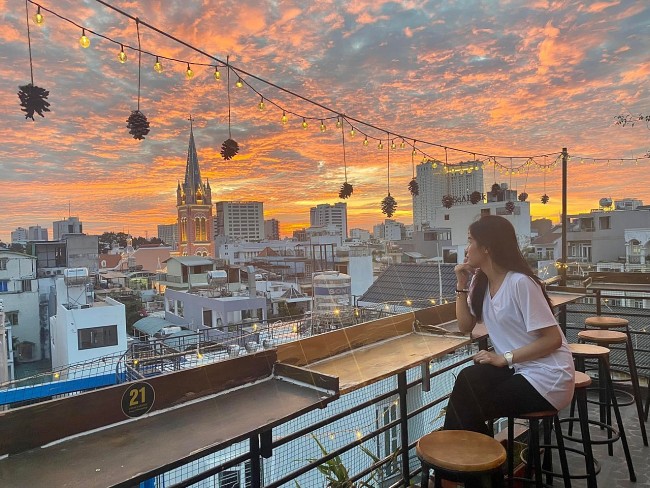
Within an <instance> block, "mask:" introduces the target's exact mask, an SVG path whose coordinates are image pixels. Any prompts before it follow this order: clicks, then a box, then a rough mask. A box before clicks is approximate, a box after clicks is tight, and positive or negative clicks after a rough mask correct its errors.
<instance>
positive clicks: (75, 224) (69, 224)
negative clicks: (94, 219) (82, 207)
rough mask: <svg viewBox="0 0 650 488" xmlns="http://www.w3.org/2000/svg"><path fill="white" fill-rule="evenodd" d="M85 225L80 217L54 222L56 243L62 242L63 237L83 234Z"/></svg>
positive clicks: (53, 231) (53, 232)
mask: <svg viewBox="0 0 650 488" xmlns="http://www.w3.org/2000/svg"><path fill="white" fill-rule="evenodd" d="M82 233H83V224H82V223H81V221H80V220H79V217H68V218H67V219H65V220H57V221H55V222H52V238H53V239H54V240H55V241H60V240H61V239H62V238H63V236H65V235H68V234H82Z"/></svg>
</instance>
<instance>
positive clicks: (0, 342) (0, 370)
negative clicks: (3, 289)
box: [0, 300, 11, 384]
mask: <svg viewBox="0 0 650 488" xmlns="http://www.w3.org/2000/svg"><path fill="white" fill-rule="evenodd" d="M9 347H11V346H9ZM8 356H9V348H8V347H7V335H6V329H5V308H4V304H3V301H2V300H0V384H3V383H7V382H8V381H9V380H10V378H9V364H8V362H7V358H8Z"/></svg>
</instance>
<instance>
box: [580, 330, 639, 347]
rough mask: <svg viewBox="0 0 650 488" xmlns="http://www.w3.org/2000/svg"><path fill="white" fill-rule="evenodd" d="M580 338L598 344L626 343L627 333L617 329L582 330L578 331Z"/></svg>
mask: <svg viewBox="0 0 650 488" xmlns="http://www.w3.org/2000/svg"><path fill="white" fill-rule="evenodd" d="M578 339H581V340H583V341H589V342H595V343H596V344H604V345H605V346H606V345H608V344H625V343H626V342H627V334H626V333H625V332H618V331H616V330H608V329H600V330H581V331H580V332H578Z"/></svg>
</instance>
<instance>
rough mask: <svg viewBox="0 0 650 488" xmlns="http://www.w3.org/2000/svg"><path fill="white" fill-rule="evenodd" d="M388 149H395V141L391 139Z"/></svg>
mask: <svg viewBox="0 0 650 488" xmlns="http://www.w3.org/2000/svg"><path fill="white" fill-rule="evenodd" d="M390 148H391V149H396V148H397V145H396V144H395V139H393V142H391V143H390Z"/></svg>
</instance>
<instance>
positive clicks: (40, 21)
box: [34, 5, 45, 25]
mask: <svg viewBox="0 0 650 488" xmlns="http://www.w3.org/2000/svg"><path fill="white" fill-rule="evenodd" d="M34 22H35V23H36V25H43V22H45V17H43V14H42V13H41V6H40V5H39V6H38V8H37V9H36V13H35V14H34Z"/></svg>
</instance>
